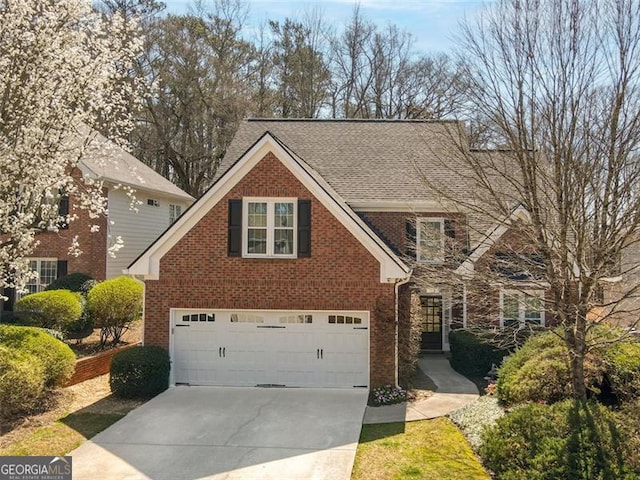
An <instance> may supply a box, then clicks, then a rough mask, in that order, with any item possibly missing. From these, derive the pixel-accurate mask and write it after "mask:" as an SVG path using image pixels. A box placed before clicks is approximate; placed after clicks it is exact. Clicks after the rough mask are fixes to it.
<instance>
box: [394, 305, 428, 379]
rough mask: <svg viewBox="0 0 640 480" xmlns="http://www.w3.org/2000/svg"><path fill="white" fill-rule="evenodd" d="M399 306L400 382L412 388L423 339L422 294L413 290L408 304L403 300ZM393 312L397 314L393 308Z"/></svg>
mask: <svg viewBox="0 0 640 480" xmlns="http://www.w3.org/2000/svg"><path fill="white" fill-rule="evenodd" d="M399 308H400V313H401V316H400V322H402V325H401V328H399V329H398V382H399V383H400V385H402V386H403V387H405V388H410V387H411V381H412V379H413V376H414V375H415V373H416V369H417V368H418V356H419V354H420V341H421V339H422V308H421V305H420V296H419V295H418V294H416V293H414V292H412V293H411V294H410V300H409V302H408V304H407V305H405V304H404V302H402V303H400V305H399ZM392 314H393V315H395V312H394V311H393V310H392ZM387 318H389V316H387ZM391 318H393V317H391Z"/></svg>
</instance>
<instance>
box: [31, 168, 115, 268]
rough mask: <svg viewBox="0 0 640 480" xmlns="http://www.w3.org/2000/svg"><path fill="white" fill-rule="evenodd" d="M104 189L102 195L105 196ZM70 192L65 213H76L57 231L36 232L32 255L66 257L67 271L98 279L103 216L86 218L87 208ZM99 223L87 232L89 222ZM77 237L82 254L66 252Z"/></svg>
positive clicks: (103, 262)
mask: <svg viewBox="0 0 640 480" xmlns="http://www.w3.org/2000/svg"><path fill="white" fill-rule="evenodd" d="M73 176H74V178H76V180H77V181H81V180H80V173H79V171H76V172H74V175H73ZM106 194H107V192H106V190H105V191H104V192H103V195H105V196H106ZM75 203H76V202H75V201H74V198H73V196H71V197H70V198H69V213H70V214H77V216H78V218H77V219H76V220H74V221H72V222H71V223H70V224H69V228H66V229H60V230H59V231H58V232H43V233H39V234H38V235H37V236H36V239H37V240H38V241H39V242H40V244H39V245H38V246H37V247H36V249H35V251H34V253H33V254H32V255H30V257H33V258H42V257H50V258H57V259H58V260H66V261H67V262H68V263H67V273H75V272H80V273H86V274H88V275H91V276H92V277H93V278H96V279H98V280H104V279H105V276H106V271H107V219H106V218H105V217H100V218H97V219H92V218H89V212H88V211H87V210H82V209H80V208H78V207H77V206H76V205H75ZM94 224H95V225H99V226H100V230H99V231H98V232H95V233H91V226H92V225H94ZM75 236H77V237H78V243H79V244H80V250H82V254H81V255H80V256H78V257H74V256H71V255H69V254H68V250H69V247H70V246H71V242H72V240H73V238H74V237H75Z"/></svg>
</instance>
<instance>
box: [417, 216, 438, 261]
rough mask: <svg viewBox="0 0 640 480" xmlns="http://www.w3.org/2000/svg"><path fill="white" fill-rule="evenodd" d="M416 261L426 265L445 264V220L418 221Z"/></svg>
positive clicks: (428, 219)
mask: <svg viewBox="0 0 640 480" xmlns="http://www.w3.org/2000/svg"><path fill="white" fill-rule="evenodd" d="M416 259H417V260H418V262H424V263H442V262H444V220H443V219H442V218H417V219H416Z"/></svg>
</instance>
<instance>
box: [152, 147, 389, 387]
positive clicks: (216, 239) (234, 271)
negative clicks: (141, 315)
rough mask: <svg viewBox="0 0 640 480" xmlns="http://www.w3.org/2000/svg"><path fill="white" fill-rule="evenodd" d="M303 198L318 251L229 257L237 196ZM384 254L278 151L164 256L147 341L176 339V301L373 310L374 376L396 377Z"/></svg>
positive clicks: (374, 381) (377, 381)
mask: <svg viewBox="0 0 640 480" xmlns="http://www.w3.org/2000/svg"><path fill="white" fill-rule="evenodd" d="M246 196H255V197H296V198H301V199H310V200H311V201H312V205H311V211H312V226H311V243H312V251H311V257H310V258H299V259H295V260H291V259H275V260H274V259H245V258H238V257H228V256H227V218H228V201H229V199H241V198H243V197H246ZM379 278H380V265H379V263H378V261H377V260H376V259H375V258H373V256H372V255H371V254H370V253H369V252H368V251H367V250H366V249H365V248H364V247H363V246H362V245H361V244H360V242H359V241H358V240H357V239H356V238H355V237H354V236H353V235H352V234H351V233H350V232H349V231H348V230H347V229H346V228H345V227H344V226H342V224H341V223H340V222H339V221H338V220H337V219H336V218H335V217H334V216H333V215H332V214H331V213H330V212H329V211H328V210H327V209H326V208H325V207H324V206H323V205H322V204H321V203H320V202H319V201H318V200H317V199H315V198H314V197H313V195H312V194H311V192H309V191H308V190H307V189H306V188H305V187H304V186H303V185H302V184H301V183H300V182H299V181H298V180H297V179H296V178H295V177H294V176H293V175H292V174H291V173H290V172H289V171H288V170H287V169H286V167H284V165H282V164H281V163H280V161H279V160H278V159H277V158H276V157H275V156H274V155H273V154H271V153H270V154H268V155H266V156H265V157H264V158H263V159H262V160H261V161H260V162H259V163H258V164H257V165H256V167H255V168H254V169H253V170H252V171H251V172H249V173H248V174H247V175H246V176H245V177H244V178H243V179H242V180H241V181H240V182H239V183H238V184H237V185H236V186H235V187H234V188H233V189H232V190H231V192H229V194H228V195H227V196H226V197H225V198H223V199H222V200H221V201H220V202H219V203H218V204H217V205H215V206H214V207H213V208H212V209H211V210H210V211H209V212H208V213H207V214H206V215H205V216H204V217H203V218H202V220H201V221H200V222H198V224H197V225H195V226H194V227H193V228H192V229H191V231H189V232H188V233H187V234H186V235H185V236H184V237H183V238H182V239H181V240H180V241H179V242H178V243H177V244H176V245H175V246H174V248H172V249H171V250H170V251H169V252H168V253H167V254H166V255H165V256H164V257H163V258H162V260H161V262H160V279H159V280H157V281H147V282H146V298H145V334H144V338H145V343H147V344H153V345H160V346H163V347H165V348H167V347H168V346H169V308H171V307H174V308H243V309H287V310H367V311H370V312H371V326H370V342H371V349H370V365H371V371H370V381H371V385H372V386H377V385H382V384H388V383H394V382H395V322H394V320H393V319H388V318H382V316H380V317H381V318H378V316H377V315H376V313H375V310H376V305H377V304H379V303H380V302H389V301H390V302H394V287H393V285H392V284H381V283H380V281H379Z"/></svg>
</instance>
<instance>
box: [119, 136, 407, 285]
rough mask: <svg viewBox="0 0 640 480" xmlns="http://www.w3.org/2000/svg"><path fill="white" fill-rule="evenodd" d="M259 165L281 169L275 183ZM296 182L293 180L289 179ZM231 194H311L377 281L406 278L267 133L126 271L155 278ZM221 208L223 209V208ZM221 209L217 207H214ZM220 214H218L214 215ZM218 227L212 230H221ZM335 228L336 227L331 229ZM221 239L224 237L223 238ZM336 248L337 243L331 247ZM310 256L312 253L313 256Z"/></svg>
mask: <svg viewBox="0 0 640 480" xmlns="http://www.w3.org/2000/svg"><path fill="white" fill-rule="evenodd" d="M256 167H258V169H257V170H255V172H260V171H261V169H262V170H263V171H264V169H267V170H268V171H275V170H278V169H282V170H280V172H281V175H280V177H279V179H280V180H281V181H277V182H274V181H273V177H272V176H270V175H264V174H263V175H255V172H254V174H252V173H251V172H252V171H254V169H255V168H256ZM292 179H293V180H295V182H292V181H291V180H292ZM230 194H231V195H233V196H235V197H238V196H242V197H252V196H256V197H293V196H296V197H298V195H302V196H301V197H299V198H304V196H307V197H308V196H309V194H310V195H311V196H312V198H313V199H314V201H316V202H318V203H317V205H318V206H322V208H324V209H326V211H327V212H329V213H330V214H331V216H332V217H333V218H334V219H335V221H336V222H338V223H339V224H340V225H341V226H342V228H344V229H346V231H347V232H348V233H349V235H350V236H352V237H353V238H355V239H356V240H357V242H358V243H359V245H361V247H362V248H364V249H365V250H366V251H367V252H369V254H370V255H371V256H372V257H373V258H374V259H375V260H376V261H377V262H378V264H379V279H380V282H383V283H386V282H390V283H392V282H395V281H396V280H397V279H403V278H406V277H407V276H408V273H409V269H408V268H407V266H406V265H404V264H403V263H402V262H401V261H400V260H399V259H398V258H397V257H396V256H395V255H394V254H393V253H392V252H391V251H390V250H389V248H388V247H387V246H386V245H384V243H383V242H382V241H381V240H380V239H379V238H378V237H377V236H376V235H375V234H374V233H373V232H372V231H371V230H370V229H369V228H368V227H367V226H366V225H365V224H364V222H362V220H361V219H359V218H358V217H357V215H356V214H355V213H354V212H353V211H352V210H351V209H350V208H349V207H348V206H347V205H346V203H345V202H344V201H342V199H341V198H340V197H339V196H338V195H337V194H336V193H335V192H334V191H332V189H331V187H330V186H329V185H327V184H326V183H324V182H323V180H322V178H320V177H319V176H318V175H317V173H315V172H313V171H312V170H311V169H310V168H309V167H308V166H307V165H306V164H305V163H304V161H302V160H301V159H299V158H295V156H294V155H293V154H292V153H291V152H289V151H287V150H286V148H285V147H284V146H283V145H282V144H281V143H280V142H278V141H277V139H275V138H274V137H272V136H271V135H270V134H265V135H264V136H263V137H262V138H261V139H259V140H258V141H257V142H256V143H255V144H254V145H253V146H252V147H251V148H250V149H249V150H248V151H247V152H246V153H245V154H244V155H243V156H242V157H241V158H240V159H239V160H238V162H236V163H235V164H234V165H233V166H232V167H231V168H230V169H229V170H228V171H227V173H226V174H225V175H224V176H222V177H221V178H220V179H219V180H218V181H217V182H216V183H215V184H214V185H213V186H212V187H211V188H210V189H209V190H208V191H207V192H206V193H205V194H204V195H203V196H202V197H201V198H200V199H199V200H198V201H197V202H196V203H195V204H194V205H193V206H192V207H191V208H190V209H189V210H187V212H185V213H184V214H183V215H182V217H181V218H180V219H179V220H178V221H177V222H176V223H175V224H174V225H173V226H172V227H170V228H169V229H168V230H167V231H166V232H165V233H164V234H163V235H162V236H161V237H160V238H158V240H156V242H155V243H154V244H153V245H152V246H151V247H150V248H149V249H147V251H145V252H144V253H143V254H142V255H141V256H140V257H139V258H138V259H137V260H136V261H135V262H133V263H132V264H131V265H130V266H129V269H128V273H129V274H130V275H141V276H143V277H144V278H146V279H158V278H159V274H160V260H161V259H162V258H163V257H164V256H165V255H166V254H167V253H168V252H169V251H170V250H171V249H172V248H173V247H174V246H176V244H178V242H180V240H181V239H183V238H184V237H185V236H186V235H187V233H188V232H189V231H191V230H192V229H193V228H194V227H196V225H198V223H199V222H200V221H202V220H203V218H204V217H205V216H206V215H207V214H208V213H209V212H210V211H211V210H212V209H214V208H215V207H216V206H217V205H219V204H224V202H225V200H228V199H229V195H230ZM224 208H225V210H224V211H226V212H228V211H227V210H226V207H224ZM217 211H218V212H220V211H221V210H220V208H218V209H217ZM218 214H219V213H218ZM219 227H220V225H219V224H218V225H217V228H218V229H219V230H221V229H220V228H219ZM334 230H335V229H334ZM209 234H214V235H216V236H217V237H218V241H217V242H216V244H220V248H222V247H224V248H226V246H227V241H226V236H227V231H226V230H224V231H216V232H210V233H209ZM222 237H224V241H222V240H223V239H222ZM334 248H335V249H339V248H340V246H339V242H338V244H336V245H335V246H334ZM312 255H313V254H312Z"/></svg>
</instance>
